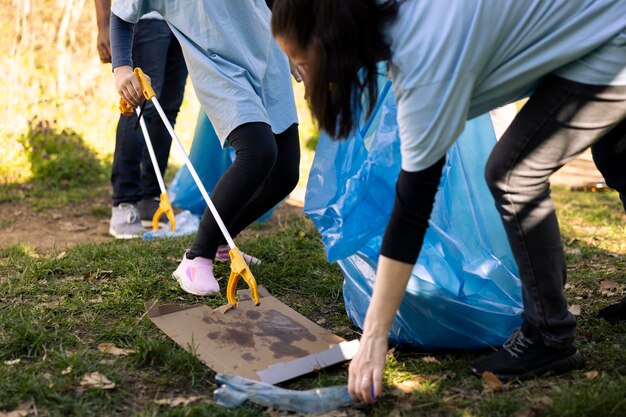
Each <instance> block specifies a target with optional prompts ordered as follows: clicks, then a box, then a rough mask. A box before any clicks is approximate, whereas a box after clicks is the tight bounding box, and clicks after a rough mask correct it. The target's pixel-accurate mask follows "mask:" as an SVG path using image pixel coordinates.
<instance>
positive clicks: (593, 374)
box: [585, 371, 600, 379]
mask: <svg viewBox="0 0 626 417" xmlns="http://www.w3.org/2000/svg"><path fill="white" fill-rule="evenodd" d="M598 375H600V373H599V372H598V371H589V372H585V377H587V379H596V378H597V377H598Z"/></svg>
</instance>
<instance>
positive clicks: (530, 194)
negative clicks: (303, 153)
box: [272, 0, 626, 402]
mask: <svg viewBox="0 0 626 417" xmlns="http://www.w3.org/2000/svg"><path fill="white" fill-rule="evenodd" d="M272 30H273V33H274V35H275V37H276V39H277V41H278V44H279V45H280V47H281V48H282V49H283V50H284V51H285V52H286V53H287V55H288V56H289V57H290V58H291V60H292V61H293V62H294V63H295V64H296V65H299V66H300V68H301V69H302V75H303V78H304V81H305V84H306V86H307V91H308V95H309V100H310V105H311V110H312V113H313V115H314V116H315V118H316V119H317V120H318V122H319V124H320V127H321V128H324V129H326V130H327V131H328V132H329V133H330V134H331V135H334V136H337V137H345V136H347V135H348V134H349V133H350V132H351V130H352V129H353V126H354V122H355V120H354V117H355V116H354V114H355V113H354V110H353V104H354V103H355V102H357V100H358V97H359V95H360V94H363V93H364V92H367V93H368V97H369V106H370V109H371V107H372V105H373V103H374V101H375V100H376V97H377V91H376V63H377V62H378V61H380V60H388V64H389V74H390V77H391V80H392V81H393V89H394V90H393V91H394V95H395V98H396V101H397V107H398V115H397V121H398V125H399V131H400V142H401V155H402V170H401V172H400V176H399V178H398V182H397V187H396V197H395V203H394V207H393V209H392V213H391V218H390V220H389V223H388V225H387V228H386V231H385V234H384V237H383V243H382V248H381V253H380V259H379V263H378V270H377V275H376V283H375V285H374V290H373V295H372V299H371V303H370V306H369V309H368V311H367V315H366V318H365V322H364V326H363V336H362V337H361V345H360V348H359V351H358V353H357V355H356V356H355V358H354V359H353V360H352V363H351V365H350V371H349V382H348V387H349V391H350V393H351V394H352V396H353V397H354V398H356V399H357V400H361V401H365V402H372V401H373V396H372V393H373V394H374V396H378V395H380V393H381V380H382V373H383V369H384V366H385V355H386V352H387V334H388V331H389V328H390V326H391V324H392V321H393V319H394V315H395V313H396V311H397V309H398V306H399V304H400V301H401V300H402V297H403V295H404V292H405V288H406V285H407V282H408V280H409V277H410V275H411V271H412V269H413V264H414V263H415V262H416V260H417V257H418V254H419V252H420V249H421V246H422V241H423V238H424V233H425V231H426V227H427V225H428V218H429V216H430V213H431V209H432V207H433V201H434V197H435V192H436V191H437V186H438V183H439V178H440V175H441V171H442V166H443V163H444V158H445V154H446V151H447V150H448V149H449V148H450V146H451V145H452V143H453V142H454V141H455V140H456V139H457V137H458V136H459V134H460V133H461V131H462V130H463V127H464V124H465V121H466V120H468V119H471V118H473V117H476V116H478V115H480V114H483V113H486V112H487V111H489V110H491V109H493V108H495V107H498V106H502V105H504V104H507V103H510V102H513V101H515V100H517V99H519V98H522V97H526V96H529V95H530V99H529V101H528V103H527V104H526V105H525V106H524V108H523V109H522V110H521V111H520V113H519V114H518V115H517V117H516V118H515V120H514V121H513V123H512V124H511V126H510V127H509V129H508V130H507V131H506V133H505V134H504V136H503V137H502V138H501V139H500V141H499V142H498V143H497V144H496V145H495V148H494V149H493V151H492V152H491V154H490V157H489V160H488V162H487V166H486V169H485V175H486V179H487V183H488V185H489V188H490V190H491V192H492V194H493V196H494V198H495V202H496V205H497V208H498V210H499V213H500V215H501V218H502V221H503V223H504V227H505V229H506V232H507V236H508V239H509V242H510V244H511V248H512V250H513V254H514V257H515V260H516V263H517V266H518V268H519V274H520V278H521V282H522V298H523V303H524V316H523V319H524V321H523V325H522V326H521V328H520V329H518V330H516V331H515V332H514V333H513V334H512V335H511V337H510V338H509V340H508V341H507V342H506V343H505V344H504V346H503V349H502V350H500V351H498V352H496V353H493V354H491V355H489V356H487V357H485V358H483V359H481V360H479V361H477V362H476V363H474V364H473V365H472V368H473V370H474V372H476V373H477V374H481V373H483V372H485V371H490V372H492V373H494V374H495V375H496V376H498V377H499V378H500V379H502V380H510V379H515V378H520V379H523V378H530V377H534V376H538V375H542V374H544V373H547V372H553V373H561V372H565V371H568V370H570V369H574V368H578V367H581V366H582V365H583V357H582V355H581V353H580V352H579V351H578V349H576V347H575V346H574V330H575V327H576V320H575V318H574V316H572V314H570V313H569V312H568V309H567V302H566V300H565V297H564V294H563V286H564V284H565V280H566V267H565V257H564V254H563V244H562V242H561V235H560V232H559V226H558V223H557V218H556V215H555V211H554V205H553V202H552V200H551V198H550V184H549V182H548V178H549V177H550V175H551V174H552V173H553V172H554V171H556V170H557V169H559V168H560V167H561V166H562V165H564V164H565V163H567V162H568V161H570V160H571V159H573V158H575V157H576V156H577V155H579V154H580V153H581V152H583V151H584V150H585V149H586V148H588V147H590V146H594V147H606V148H608V149H609V150H610V151H609V152H607V153H605V155H606V156H607V158H608V160H607V161H605V164H603V165H601V166H600V167H599V168H600V170H601V172H602V173H603V174H604V176H605V179H606V181H607V184H609V186H611V187H613V188H615V189H617V190H618V191H619V192H620V193H621V194H622V195H624V194H626V183H625V181H626V160H625V158H624V156H625V153H624V148H625V142H626V2H624V1H613V0H562V1H558V0H554V1H542V0H526V1H501V0H450V1H423V0H404V1H394V0H391V1H389V0H387V1H382V0H341V1H337V0H274V9H273V14H272ZM372 386H373V389H372Z"/></svg>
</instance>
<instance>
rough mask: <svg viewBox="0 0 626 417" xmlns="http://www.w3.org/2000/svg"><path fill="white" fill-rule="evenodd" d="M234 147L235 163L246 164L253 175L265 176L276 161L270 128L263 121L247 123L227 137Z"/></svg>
mask: <svg viewBox="0 0 626 417" xmlns="http://www.w3.org/2000/svg"><path fill="white" fill-rule="evenodd" d="M228 141H229V142H230V143H231V145H232V146H233V147H234V148H235V153H236V155H237V157H236V158H235V164H237V165H241V166H244V165H245V166H246V167H247V168H248V170H249V171H250V172H254V175H258V176H260V177H261V178H263V177H265V176H267V175H268V174H269V173H270V172H271V171H272V168H273V167H274V164H275V163H276V158H277V156H278V149H277V147H276V140H275V139H274V135H273V133H272V130H271V128H270V127H269V126H268V125H266V124H264V123H249V124H246V125H242V126H240V127H238V128H237V129H235V130H234V131H233V132H232V133H231V134H230V135H229V137H228Z"/></svg>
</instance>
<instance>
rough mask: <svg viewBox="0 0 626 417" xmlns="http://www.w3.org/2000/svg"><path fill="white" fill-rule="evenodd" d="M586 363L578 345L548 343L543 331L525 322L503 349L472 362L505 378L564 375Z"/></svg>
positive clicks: (476, 369)
mask: <svg viewBox="0 0 626 417" xmlns="http://www.w3.org/2000/svg"><path fill="white" fill-rule="evenodd" d="M584 364H585V361H584V359H583V355H582V354H581V353H580V351H579V350H578V349H576V348H575V347H574V346H569V347H564V348H553V347H550V346H546V345H545V344H544V343H543V341H542V340H541V337H540V336H539V333H538V332H537V331H536V330H535V329H532V328H531V327H530V326H529V325H526V323H524V326H522V328H521V329H517V330H515V332H514V333H513V334H512V335H511V337H509V340H507V341H506V342H504V345H503V346H502V350H500V351H498V352H495V353H492V354H491V355H488V356H486V357H484V358H482V359H480V360H479V361H478V362H475V363H474V364H473V365H472V370H473V371H474V372H475V373H476V374H477V375H478V376H481V375H482V374H483V372H491V373H493V374H494V375H495V376H497V377H498V379H500V380H501V381H504V382H506V381H510V380H513V379H520V380H523V379H530V378H535V377H538V376H541V375H544V374H548V373H550V374H554V375H558V374H562V373H565V372H568V371H571V370H572V369H578V368H581V367H582V366H583V365H584Z"/></svg>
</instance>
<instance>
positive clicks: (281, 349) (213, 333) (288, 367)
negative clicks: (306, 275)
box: [146, 287, 358, 384]
mask: <svg viewBox="0 0 626 417" xmlns="http://www.w3.org/2000/svg"><path fill="white" fill-rule="evenodd" d="M238 294H239V305H238V306H237V308H235V309H230V310H228V311H226V310H227V309H228V306H227V305H226V306H222V307H220V308H217V309H212V308H210V307H209V306H206V305H192V306H180V305H171V304H170V305H159V304H158V303H157V302H155V301H151V302H148V303H146V309H147V310H148V316H149V317H150V320H152V322H153V323H154V324H156V325H157V327H158V328H159V329H161V330H163V331H164V332H165V334H167V335H168V336H169V337H170V338H171V339H172V340H174V341H175V342H176V343H178V344H179V345H180V346H182V347H183V348H184V349H187V350H189V351H190V352H192V353H193V354H195V355H196V356H197V357H198V358H199V359H200V360H201V361H202V362H203V363H204V364H205V365H207V366H208V367H210V368H211V369H213V370H214V371H216V372H222V373H226V374H231V375H240V376H243V377H246V378H250V379H254V380H257V381H262V382H266V383H269V384H277V383H279V382H283V381H287V380H289V379H292V378H295V377H298V376H300V375H305V374H307V373H309V372H313V371H315V370H319V369H322V368H325V367H328V366H331V365H334V364H337V363H340V362H343V361H346V360H349V359H352V356H353V355H354V353H356V349H357V347H358V341H357V340H354V341H352V342H346V341H345V340H344V339H342V338H341V337H339V336H336V335H334V334H332V333H331V332H329V331H328V330H326V329H324V328H322V327H320V326H318V325H317V324H315V323H313V322H312V321H310V320H308V319H307V318H306V317H304V316H302V315H301V314H299V313H297V312H296V311H294V310H292V309H291V308H289V307H287V305H285V304H283V303H282V302H280V301H279V300H277V299H276V298H274V297H272V296H271V295H270V294H269V292H268V291H267V290H266V289H265V288H263V287H259V296H260V301H261V305H260V306H255V305H254V303H253V302H252V300H251V299H250V296H249V292H248V290H241V291H239V292H238Z"/></svg>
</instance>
